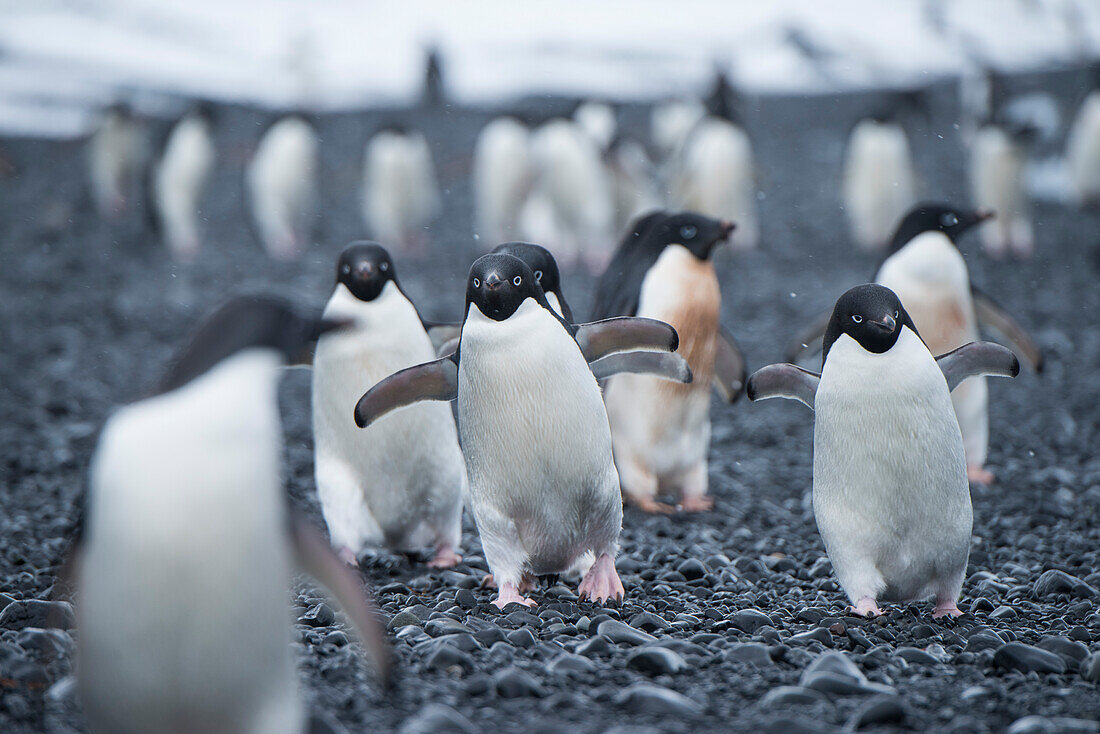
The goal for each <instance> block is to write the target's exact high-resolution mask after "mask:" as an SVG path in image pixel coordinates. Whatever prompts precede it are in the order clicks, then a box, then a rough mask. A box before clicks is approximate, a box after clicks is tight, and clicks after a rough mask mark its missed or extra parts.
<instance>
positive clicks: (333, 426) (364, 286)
mask: <svg viewBox="0 0 1100 734" xmlns="http://www.w3.org/2000/svg"><path fill="white" fill-rule="evenodd" d="M324 315H325V317H326V318H329V319H347V320H350V321H351V322H352V324H353V327H352V328H349V329H345V330H343V331H341V332H339V333H335V334H332V335H329V336H326V337H325V338H324V339H322V340H321V341H320V342H319V343H318V345H317V352H316V356H315V358H314V360H313V433H314V445H315V447H316V449H315V450H316V461H315V470H316V476H317V494H318V496H319V497H320V499H321V509H322V512H323V514H324V517H325V522H326V524H327V525H328V528H329V536H330V537H331V539H332V544H333V546H334V547H336V548H338V549H339V550H340V554H341V557H343V558H344V559H345V560H346V561H348V562H350V563H354V562H355V559H356V557H357V556H358V555H359V553H360V552H361V551H362V550H363V548H364V547H365V546H366V545H376V546H378V545H381V546H386V547H388V548H392V549H394V550H398V551H419V550H421V549H422V548H425V547H431V548H432V549H433V550H434V553H435V555H434V557H433V558H432V560H431V561H429V565H431V566H435V567H448V566H453V565H454V564H455V563H457V562H458V561H459V560H461V557H460V556H459V555H458V554H457V551H458V548H459V541H460V539H461V534H462V497H463V494H464V493H465V490H466V467H465V464H464V463H463V460H462V452H461V450H460V449H459V447H458V433H457V431H456V429H455V423H454V417H453V416H452V415H451V411H450V409H449V408H448V407H447V406H446V405H441V404H438V403H424V404H422V405H417V406H414V407H412V408H410V409H409V410H405V411H402V412H401V413H399V414H398V415H395V416H394V417H393V418H392V419H391V420H389V421H387V422H386V424H385V425H381V426H373V427H371V428H368V429H366V430H364V431H360V430H358V429H357V427H356V425H355V422H354V420H353V419H352V414H351V411H350V410H349V409H348V406H350V405H353V404H354V403H355V401H356V400H358V399H359V396H361V395H362V394H363V391H364V390H365V389H367V388H369V387H371V386H373V385H375V384H376V383H378V382H379V381H380V380H382V379H383V378H384V377H387V376H389V375H391V374H393V373H394V372H398V371H399V370H403V369H405V368H406V367H412V366H413V365H416V364H420V363H422V362H427V361H429V360H431V359H434V358H435V350H434V349H433V347H432V341H431V339H430V338H429V336H428V333H427V330H426V328H425V325H424V324H423V322H422V321H421V319H420V315H419V314H418V313H417V310H416V307H415V306H414V305H413V304H412V302H411V301H410V300H409V298H408V296H406V295H405V293H404V291H403V290H402V289H401V286H400V284H399V283H398V280H397V273H396V272H395V269H394V264H393V260H392V259H391V258H390V255H389V253H388V252H386V250H385V249H384V248H382V247H381V246H380V245H377V244H375V243H368V242H355V243H352V244H351V245H349V246H348V247H347V248H345V249H344V251H343V252H342V253H341V255H340V258H339V260H338V262H337V265H336V286H335V290H334V291H333V294H332V297H331V298H330V299H329V302H328V305H327V306H325V311H324Z"/></svg>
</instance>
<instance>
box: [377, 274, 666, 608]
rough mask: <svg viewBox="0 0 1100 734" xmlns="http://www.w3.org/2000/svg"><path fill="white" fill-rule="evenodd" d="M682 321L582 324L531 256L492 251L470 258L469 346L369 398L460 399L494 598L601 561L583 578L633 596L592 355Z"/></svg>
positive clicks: (662, 336)
mask: <svg viewBox="0 0 1100 734" xmlns="http://www.w3.org/2000/svg"><path fill="white" fill-rule="evenodd" d="M676 341H677V340H676V333H675V330H674V329H672V327H670V326H669V325H668V324H663V323H660V322H657V321H652V320H649V319H611V320H608V321H603V322H597V323H594V324H585V325H582V326H579V327H577V326H574V325H572V324H570V323H569V322H567V321H565V320H564V319H562V318H561V316H559V315H558V314H557V313H556V312H555V311H554V310H553V309H552V308H551V307H550V304H549V303H547V301H546V297H545V296H544V295H543V291H542V288H540V287H539V285H538V283H537V282H536V280H535V274H534V273H533V272H532V271H531V268H529V267H528V266H527V264H526V263H524V262H523V261H522V260H520V259H519V258H516V257H513V256H511V255H505V254H489V255H484V256H482V257H481V258H479V259H478V260H477V261H476V262H474V264H473V266H472V267H471V268H470V274H469V278H468V280H467V286H466V318H465V321H464V322H463V324H462V335H461V340H460V343H459V347H458V350H457V351H456V352H454V353H453V354H451V355H448V356H447V357H443V358H441V359H438V360H436V361H434V362H429V363H426V364H423V365H418V366H416V367H410V368H408V369H406V370H403V371H401V372H398V373H396V374H394V375H392V376H390V377H388V378H386V379H385V380H383V381H382V382H381V383H379V384H378V385H376V386H375V387H373V388H372V389H371V390H369V391H368V392H367V393H366V394H365V395H364V396H363V397H362V398H361V399H360V400H359V402H358V403H357V404H356V406H355V421H356V423H357V424H358V425H360V426H367V425H370V424H371V423H373V422H374V421H375V420H377V419H378V418H380V417H381V416H383V415H385V414H386V413H388V412H390V411H392V410H395V409H397V408H400V407H402V406H405V405H410V404H412V403H414V402H418V401H421V400H454V399H456V398H457V400H458V427H459V435H460V437H461V440H462V448H463V453H464V455H465V459H466V471H467V474H468V475H469V481H470V509H471V510H472V513H473V516H474V520H475V522H476V523H477V528H478V532H479V534H480V535H481V542H482V547H483V548H484V550H485V560H486V562H487V563H488V565H489V570H490V572H491V573H492V575H493V578H494V580H495V582H496V584H497V587H498V596H497V598H496V599H495V600H494V602H493V603H494V604H496V605H497V606H498V607H501V608H503V607H504V606H505V605H507V604H508V603H510V602H519V603H521V604H524V605H532V604H534V601H533V600H531V599H528V598H526V597H524V596H522V594H521V589H522V588H524V587H525V586H526V585H527V584H529V582H530V581H531V579H532V578H533V577H534V576H541V575H546V574H557V573H563V572H565V571H567V570H569V569H570V568H571V567H572V566H573V565H574V564H575V563H576V562H577V561H578V560H580V559H581V558H582V556H584V555H585V554H592V557H594V558H595V562H594V563H593V564H592V566H591V567H590V568H589V570H588V572H587V573H586V574H585V575H584V578H583V579H582V581H581V584H580V587H579V589H578V592H579V595H580V596H581V598H590V599H593V600H594V601H597V602H603V601H606V600H610V599H620V598H622V596H623V594H624V589H623V585H622V582H621V581H620V580H619V577H618V574H617V573H616V572H615V561H614V559H615V553H616V551H617V548H618V537H619V532H620V530H621V526H622V497H621V495H620V493H619V477H618V473H617V472H616V471H615V464H614V461H613V460H612V456H611V432H610V429H609V427H608V423H607V414H606V412H605V411H604V407H603V402H602V400H601V399H600V389H599V386H598V384H597V382H596V378H595V377H594V376H593V374H592V372H591V371H590V369H589V367H588V364H587V362H589V361H591V360H595V359H598V358H600V357H602V356H604V355H606V354H610V353H612V352H616V351H623V350H628V349H635V348H638V347H639V346H642V347H649V348H654V349H656V348H663V349H665V350H667V351H672V350H673V349H675V348H676Z"/></svg>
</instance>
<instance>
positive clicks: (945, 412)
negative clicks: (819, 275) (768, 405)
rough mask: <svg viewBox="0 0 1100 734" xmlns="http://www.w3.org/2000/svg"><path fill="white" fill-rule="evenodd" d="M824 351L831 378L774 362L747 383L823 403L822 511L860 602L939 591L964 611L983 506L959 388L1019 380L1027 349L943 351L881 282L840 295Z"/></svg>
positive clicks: (837, 559)
mask: <svg viewBox="0 0 1100 734" xmlns="http://www.w3.org/2000/svg"><path fill="white" fill-rule="evenodd" d="M823 352H824V355H825V356H824V359H823V364H822V370H821V374H820V375H817V374H815V373H813V372H809V371H806V370H803V369H801V368H799V367H796V366H794V365H792V364H773V365H770V366H768V367H764V368H763V369H761V370H758V371H757V372H756V373H754V374H753V376H752V377H750V378H749V382H748V386H747V391H748V396H749V399H750V400H763V399H765V398H774V397H782V398H790V399H793V400H798V401H800V402H802V403H804V404H806V405H807V406H809V407H810V408H813V410H814V413H815V420H814V452H813V454H814V476H813V506H814V516H815V517H816V519H817V527H818V530H819V531H820V532H821V538H822V540H823V541H824V542H825V550H826V552H827V553H828V554H829V559H830V560H831V561H832V563H833V568H834V569H836V575H837V578H838V579H839V581H840V585H841V587H842V588H843V589H844V591H845V593H846V594H847V595H848V598H849V599H850V600H851V602H852V604H853V605H854V606H853V607H852V611H853V612H855V613H856V614H860V615H866V616H875V615H877V614H881V610H880V609H879V606H878V602H879V601H899V602H911V601H919V600H921V599H925V598H927V597H928V596H934V597H935V599H936V607H935V610H934V611H933V613H932V616H933V617H942V616H952V617H957V616H959V615H960V614H962V612H960V611H959V608H958V606H957V600H958V597H959V592H960V590H961V589H962V583H963V579H964V577H965V575H966V563H967V558H968V557H969V554H970V536H971V530H972V526H973V515H972V508H971V504H970V489H969V487H968V486H967V481H966V459H965V456H964V453H963V443H962V434H961V433H960V432H959V423H958V421H957V420H956V419H955V413H954V410H953V409H952V406H951V399H950V391H951V390H953V389H955V387H957V386H958V385H959V383H960V382H962V381H963V380H965V379H966V378H968V377H973V376H977V375H1000V376H1005V377H1015V376H1016V375H1017V374H1018V372H1019V369H1020V365H1019V363H1018V362H1017V361H1016V357H1015V356H1014V355H1013V354H1012V352H1010V351H1009V350H1008V349H1005V348H1004V347H1002V346H999V345H996V344H990V343H988V342H973V343H970V344H967V345H966V346H964V347H960V348H959V349H957V350H955V351H953V352H949V353H948V354H945V355H943V356H941V357H939V358H938V359H934V358H933V357H932V354H931V352H929V351H928V347H926V346H925V345H924V342H923V341H921V338H920V335H919V334H918V333H917V330H916V327H915V326H914V325H913V321H912V319H911V318H910V317H909V314H908V313H906V311H905V307H904V306H902V305H901V301H900V300H898V297H897V295H895V294H894V292H893V291H891V290H890V289H889V288H884V287H883V286H880V285H874V284H867V285H861V286H857V287H855V288H852V289H851V290H849V291H847V292H846V293H845V294H844V295H842V296H841V297H840V298H839V299H838V300H837V302H836V306H835V308H834V309H833V314H832V318H831V320H830V322H829V327H828V330H827V331H826V333H825V341H824V345H823Z"/></svg>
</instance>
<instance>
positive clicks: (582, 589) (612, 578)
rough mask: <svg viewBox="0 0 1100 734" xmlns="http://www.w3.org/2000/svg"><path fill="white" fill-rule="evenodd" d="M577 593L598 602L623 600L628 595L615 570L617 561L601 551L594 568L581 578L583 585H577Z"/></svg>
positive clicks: (582, 597)
mask: <svg viewBox="0 0 1100 734" xmlns="http://www.w3.org/2000/svg"><path fill="white" fill-rule="evenodd" d="M577 595H578V596H580V598H581V599H591V600H592V601H594V602H596V603H597V604H603V603H604V602H605V601H611V600H612V599H613V600H615V601H622V599H623V597H624V596H626V589H624V588H623V582H622V581H621V580H620V579H619V574H618V572H617V571H616V570H615V561H613V560H612V559H611V556H610V555H609V554H607V553H601V554H600V557H599V558H597V559H596V562H595V563H593V564H592V568H590V569H588V573H586V574H585V575H584V578H583V579H581V585H580V586H578V587H577Z"/></svg>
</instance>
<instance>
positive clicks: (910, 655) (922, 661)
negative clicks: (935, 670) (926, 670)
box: [896, 647, 939, 665]
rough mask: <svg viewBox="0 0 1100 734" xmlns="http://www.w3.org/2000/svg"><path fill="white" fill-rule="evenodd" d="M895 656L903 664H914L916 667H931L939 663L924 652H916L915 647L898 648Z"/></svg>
mask: <svg viewBox="0 0 1100 734" xmlns="http://www.w3.org/2000/svg"><path fill="white" fill-rule="evenodd" d="M896 654H897V656H898V657H899V658H901V659H902V660H904V661H905V662H907V663H915V664H917V665H933V664H935V663H938V662H939V660H937V659H936V658H935V657H933V656H932V655H929V654H928V653H927V652H925V651H924V650H918V649H917V648H915V647H899V648H898V649H897V653H896Z"/></svg>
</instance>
